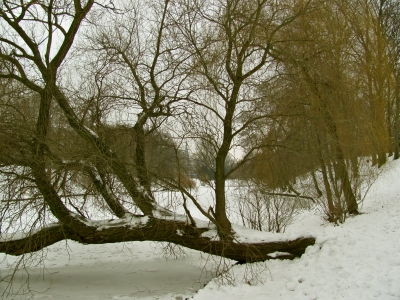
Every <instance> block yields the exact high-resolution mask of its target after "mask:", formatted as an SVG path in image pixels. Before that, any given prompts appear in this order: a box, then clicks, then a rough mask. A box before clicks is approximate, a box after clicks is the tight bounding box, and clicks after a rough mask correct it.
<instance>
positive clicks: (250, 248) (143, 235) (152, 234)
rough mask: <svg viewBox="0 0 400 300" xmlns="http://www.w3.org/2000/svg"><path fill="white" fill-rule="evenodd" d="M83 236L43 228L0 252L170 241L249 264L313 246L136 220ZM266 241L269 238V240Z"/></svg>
mask: <svg viewBox="0 0 400 300" xmlns="http://www.w3.org/2000/svg"><path fill="white" fill-rule="evenodd" d="M86 225H87V228H86V230H84V233H78V232H76V231H74V230H73V229H72V228H69V227H67V226H63V225H60V224H54V225H52V226H49V227H46V228H43V229H41V230H39V231H37V232H35V233H33V234H30V235H29V236H25V237H21V238H15V237H14V238H10V239H4V238H3V239H2V240H1V241H0V252H3V253H7V254H10V255H22V254H25V253H30V252H35V251H38V250H41V249H43V248H45V247H47V246H50V245H52V244H54V243H56V242H59V241H61V240H65V239H70V240H74V241H77V242H79V243H83V244H104V243H119V242H128V241H159V242H171V243H174V244H178V245H181V246H184V247H187V248H190V249H195V250H199V251H202V252H205V253H209V254H214V255H218V256H222V257H226V258H229V259H233V260H236V261H238V262H239V263H249V262H258V261H264V260H267V259H277V258H278V259H293V258H295V257H300V256H301V255H302V254H303V253H304V252H305V249H306V248H307V247H308V246H310V245H313V244H314V243H315V238H313V237H299V238H296V239H292V240H285V239H283V238H282V236H283V235H282V234H277V237H278V236H279V237H280V239H279V240H278V241H267V242H261V243H254V242H253V243H243V242H238V241H235V239H232V240H219V239H217V238H215V237H214V238H212V237H211V238H210V237H209V236H210V233H212V232H213V231H212V230H210V229H209V228H208V227H203V228H198V227H193V226H190V225H187V223H186V222H185V221H183V220H173V219H166V218H163V219H158V218H153V217H137V216H131V217H130V218H124V219H118V220H111V221H91V222H87V223H86ZM269 239H270V237H269Z"/></svg>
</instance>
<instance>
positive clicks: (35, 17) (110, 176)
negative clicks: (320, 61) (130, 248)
mask: <svg viewBox="0 0 400 300" xmlns="http://www.w3.org/2000/svg"><path fill="white" fill-rule="evenodd" d="M224 3H225V4H224ZM224 3H222V2H221V3H220V5H221V6H219V7H220V8H221V11H217V10H216V11H213V12H212V14H211V15H209V16H210V17H212V18H210V19H206V18H205V17H207V15H208V13H207V14H205V12H204V10H201V9H200V8H199V7H197V6H191V8H192V9H193V11H196V18H197V17H202V21H203V22H205V23H208V24H211V25H212V26H214V25H217V27H216V28H219V30H218V31H215V32H216V33H217V35H221V37H224V38H223V39H217V42H216V43H211V45H210V44H209V42H207V43H206V44H204V45H203V46H202V49H199V48H197V47H196V45H198V43H203V39H202V37H201V36H200V37H198V38H199V39H198V40H194V41H192V40H190V37H191V36H190V34H192V33H193V32H192V31H191V30H189V31H187V29H188V27H185V26H183V25H188V26H189V24H191V23H190V22H191V21H192V20H191V17H192V14H191V13H188V14H185V15H184V16H182V19H181V20H180V21H179V22H176V21H175V19H172V15H170V14H169V12H171V13H172V12H173V11H174V9H177V7H178V6H177V5H172V4H177V3H173V1H168V0H167V1H162V2H160V3H158V2H157V3H156V4H155V6H154V10H153V11H154V12H155V15H154V16H155V17H154V20H147V21H148V22H149V23H146V24H149V25H150V27H149V28H145V29H144V31H143V32H142V31H136V29H135V28H136V27H135V26H132V25H134V24H132V23H130V24H129V23H128V24H126V27H122V28H123V29H121V32H120V33H121V39H112V38H110V37H109V36H108V34H109V33H110V32H109V31H107V30H105V31H101V30H100V31H99V35H94V38H93V44H92V46H95V45H97V46H99V48H98V49H97V50H98V53H99V57H100V60H99V62H102V63H103V66H104V68H99V69H97V71H95V72H92V75H93V77H92V78H91V81H92V82H93V83H94V85H92V89H88V90H86V89H81V88H80V87H81V86H79V87H78V88H71V87H70V86H71V85H72V86H74V85H78V84H80V83H81V82H82V81H83V80H82V78H80V76H81V73H79V72H76V73H74V74H73V75H74V77H73V78H72V79H71V80H69V81H67V80H66V78H65V77H64V76H67V75H65V74H68V73H69V74H71V73H72V71H71V69H68V68H72V67H73V66H74V65H73V64H72V62H74V59H73V57H72V54H74V55H75V54H76V53H78V52H74V51H77V49H76V48H74V47H73V46H74V40H79V37H80V36H81V35H80V34H78V32H80V30H81V29H83V28H82V27H84V26H82V25H83V24H86V25H87V27H90V26H91V23H90V22H87V20H88V14H89V13H94V14H98V15H101V13H103V12H104V11H105V10H107V9H113V8H112V6H111V4H112V3H110V5H108V4H107V3H105V4H104V3H103V4H102V5H100V4H98V3H95V2H94V1H92V0H87V1H79V0H75V1H57V0H48V1H30V2H15V1H3V2H2V4H0V15H1V17H2V19H1V21H0V26H1V28H2V32H4V34H3V35H2V36H1V38H0V43H1V44H0V59H1V69H0V72H1V73H0V78H1V79H2V80H3V79H4V80H11V81H12V82H16V83H19V84H20V85H21V86H23V90H24V91H25V92H26V95H29V97H27V98H26V99H29V103H30V104H32V107H33V108H35V109H36V110H35V111H34V112H33V113H32V112H30V111H29V113H30V115H29V118H30V119H29V122H31V120H33V123H34V126H32V127H31V128H30V129H31V130H30V131H29V135H28V138H27V139H25V138H24V139H21V140H18V142H17V143H10V146H12V147H14V148H12V149H15V150H18V152H15V151H14V152H13V151H9V152H7V151H5V152H4V153H5V155H4V156H3V157H2V158H1V160H2V161H6V160H8V161H7V164H6V165H4V167H2V169H1V170H2V174H3V176H5V178H6V180H5V181H3V182H7V180H10V179H16V180H17V181H16V180H14V183H15V184H17V185H18V186H19V187H21V193H19V194H12V193H11V194H9V196H10V198H9V199H5V200H6V202H7V203H13V202H14V200H18V201H17V202H18V203H25V201H28V202H29V201H30V198H33V199H35V201H36V200H37V201H36V202H32V203H34V204H35V205H36V203H37V206H38V213H37V214H36V216H37V219H38V220H41V221H42V222H41V223H40V224H39V223H37V222H34V223H33V224H32V223H30V224H29V227H28V230H25V234H26V236H24V237H18V238H17V237H13V238H10V236H9V235H7V234H8V233H10V231H8V232H3V233H2V234H4V237H5V239H3V240H2V241H1V242H0V251H2V252H5V253H8V254H13V255H21V254H24V253H29V252H34V251H37V250H40V249H43V248H44V247H46V246H48V245H51V244H53V243H55V242H58V241H60V240H64V239H71V240H75V241H78V242H80V243H88V244H90V243H95V244H100V243H112V242H121V241H132V240H137V241H143V240H152V241H168V242H172V243H176V244H179V245H183V246H185V247H189V248H193V249H198V250H201V251H204V252H208V253H212V254H217V255H220V256H224V257H229V258H232V259H235V260H238V261H241V262H247V261H260V260H265V259H268V258H270V257H269V256H268V253H271V252H275V251H284V252H289V253H290V255H288V257H295V256H299V255H301V254H302V253H303V252H304V250H305V247H307V246H308V245H310V244H313V243H314V241H315V239H314V238H310V237H306V238H299V239H296V240H293V241H290V240H289V241H287V242H272V243H257V244H247V243H236V242H235V241H234V237H233V232H232V231H231V224H230V222H229V220H228V219H227V216H226V201H225V191H224V185H225V180H226V178H227V176H228V175H229V174H224V172H223V168H224V162H225V160H226V158H227V155H228V152H229V150H230V147H231V145H232V141H233V139H234V137H235V136H237V135H239V133H241V132H243V131H244V130H245V129H246V128H247V126H248V124H249V123H252V122H253V121H255V120H257V119H259V118H263V117H264V116H256V117H251V116H249V117H248V118H244V115H245V113H244V112H243V113H239V112H240V111H238V110H237V105H238V104H240V103H242V104H243V105H246V102H247V100H246V97H243V96H244V94H242V92H243V83H244V82H246V80H249V79H250V78H254V76H255V75H257V74H258V73H257V72H259V71H261V70H262V69H263V68H264V67H265V66H266V63H267V61H268V59H269V57H270V52H271V51H272V48H271V47H272V45H273V44H274V40H273V37H274V34H275V33H276V32H278V31H279V30H280V28H282V27H284V26H288V25H289V24H290V22H291V21H292V20H293V19H294V18H295V17H296V16H297V15H298V14H299V12H297V11H296V12H295V13H292V11H291V10H290V9H289V8H288V7H286V8H283V9H278V8H276V7H274V6H271V7H268V6H266V4H267V2H266V1H263V2H260V3H257V5H255V6H254V5H253V3H250V2H249V3H248V4H249V6H248V7H247V4H246V5H245V6H241V4H240V3H241V2H240V3H239V2H235V1H227V2H224ZM223 4H224V5H223ZM170 5H171V8H170ZM110 7H111V8H110ZM183 7H186V6H183ZM215 8H217V7H215ZM243 9H246V12H247V13H250V15H249V16H250V17H248V16H247V13H246V14H245V13H244V11H243ZM271 9H272V10H271ZM270 10H271V13H272V19H268V18H266V21H268V20H270V22H269V23H268V22H267V23H264V22H259V21H260V20H261V17H262V16H264V15H268V14H269V11H270ZM302 10H303V6H301V5H300V7H299V11H302ZM286 12H287V13H290V14H289V15H286ZM232 13H234V14H232ZM284 13H285V14H284ZM236 14H237V16H236ZM233 15H235V18H232V17H231V16H233ZM134 16H135V18H136V17H137V15H135V14H134ZM185 16H187V17H188V18H189V19H187V20H185ZM167 17H168V18H170V19H168V18H167ZM263 18H264V17H263ZM135 20H136V19H135ZM138 20H140V18H139V17H138ZM168 20H170V21H171V22H170V21H168ZM218 20H222V21H220V22H215V21H218ZM147 21H146V22H147ZM150 21H151V22H150ZM153 21H154V22H153ZM172 21H174V22H172ZM85 22H86V23H85ZM185 22H186V23H185ZM236 22H239V23H236ZM235 24H236V25H235ZM240 24H242V25H240ZM259 24H267V25H266V26H267V29H269V30H271V33H270V34H269V35H267V37H263V38H259V37H258V34H259V32H262V31H260V30H258V27H259V26H260V25H259ZM178 25H179V26H181V28H179V30H178V29H177V27H176V26H178ZM237 25H240V26H239V27H238V28H236V26H237ZM169 26H174V28H175V29H174V30H175V31H173V30H172V29H171V31H170V28H171V27H169ZM263 26H264V25H263ZM242 27H243V28H242ZM33 28H34V30H33ZM241 28H242V29H241ZM132 29H135V30H132ZM139 29H140V28H139ZM147 29H149V31H147ZM256 29H257V30H256ZM259 29H262V28H259ZM110 30H112V29H111V28H110ZM231 30H234V31H237V33H235V35H232V33H233V31H232V32H231ZM167 32H168V34H171V35H169V36H168V37H167V38H164V34H165V33H167ZM204 32H205V33H206V34H209V31H204ZM135 34H136V36H135ZM172 34H176V35H177V36H178V35H182V34H189V35H187V36H185V37H186V38H189V39H188V40H185V41H187V42H189V43H188V44H189V45H190V48H186V49H190V51H187V52H186V56H183V57H177V55H180V52H179V49H181V45H180V44H178V45H177V47H176V48H174V45H173V44H170V42H173V41H174V40H175V41H176V39H173V35H172ZM142 38H144V40H143V39H142ZM226 38H227V39H226ZM222 41H227V43H226V42H222ZM142 42H144V44H142ZM193 42H194V43H193ZM224 45H228V47H227V48H226V51H227V52H226V53H228V54H226V53H225V52H221V51H217V52H216V53H215V54H218V57H215V58H216V59H217V60H219V59H220V58H219V56H220V55H222V56H221V57H222V58H223V60H225V63H223V64H222V67H223V68H225V71H224V74H225V75H224V76H222V77H221V80H226V84H225V87H224V86H223V85H222V86H220V83H219V82H217V81H216V80H217V78H216V77H214V76H211V73H209V64H208V62H209V58H210V57H211V58H212V57H214V56H208V54H207V55H206V53H207V52H204V51H206V50H205V47H208V46H215V47H216V46H218V47H220V46H221V47H222V46H224ZM142 47H144V48H142ZM210 49H215V48H213V47H212V48H210ZM92 50H94V47H92ZM142 50H143V52H142ZM130 51H132V52H130ZM189 57H196V58H195V59H193V61H194V62H195V66H193V65H192V66H190V68H189V69H190V70H192V71H193V72H197V73H198V72H199V73H198V74H200V75H198V76H197V77H198V78H200V77H203V76H204V75H206V76H205V78H206V80H208V82H209V83H211V85H212V86H213V88H214V91H215V92H214V94H215V93H216V95H217V97H219V99H220V100H221V99H222V100H223V102H222V106H221V107H220V108H218V110H214V111H213V110H211V111H212V112H213V113H214V114H215V115H216V116H217V118H219V122H222V123H221V124H222V125H223V126H222V127H221V128H223V129H221V130H222V132H223V134H222V135H221V137H222V139H221V142H222V143H221V144H218V149H217V152H216V183H217V184H216V199H217V202H216V209H215V213H214V212H210V213H207V212H205V211H204V210H202V211H203V212H204V213H205V215H206V216H208V217H209V219H210V220H211V222H212V223H214V224H215V225H216V226H217V228H218V230H219V234H220V236H221V237H222V238H221V239H219V240H211V239H210V238H209V237H207V236H204V235H202V233H204V232H207V231H209V230H210V229H212V226H211V228H209V227H208V226H204V227H200V226H195V225H194V224H193V223H194V222H191V223H192V224H190V223H188V222H187V217H186V216H184V215H178V214H176V213H174V212H172V211H169V210H167V209H165V208H163V207H161V206H160V205H159V204H158V203H157V201H156V199H155V198H154V196H153V195H152V193H151V190H150V187H149V185H150V182H149V181H150V179H149V177H148V175H147V174H146V171H148V170H147V166H146V164H145V161H146V160H145V157H144V155H145V152H144V150H143V147H144V143H142V140H141V139H142V138H143V136H141V135H142V134H143V132H146V130H148V131H151V130H152V129H153V126H155V127H157V126H159V124H160V123H162V122H164V121H165V120H164V119H163V117H169V116H170V115H172V114H173V112H174V109H177V107H176V106H175V105H176V103H177V102H176V101H178V100H179V101H180V100H182V99H186V100H190V101H191V102H192V103H195V104H196V105H197V106H198V107H205V108H207V109H208V110H210V107H209V106H207V105H205V104H204V103H202V102H201V101H198V100H195V99H196V98H189V94H190V93H193V94H194V92H189V93H186V92H185V88H184V87H183V85H182V86H181V84H183V83H184V82H185V77H186V76H187V75H185V73H183V72H182V71H181V69H180V64H182V63H183V62H185V61H186V59H187V58H189ZM182 58H183V59H182ZM247 62H249V63H248V64H246V63H247ZM75 70H79V69H75ZM103 70H106V72H102V71H103ZM192 71H191V72H192ZM89 73H90V72H89ZM82 74H83V75H82V77H83V78H84V79H85V80H88V79H89V78H88V77H87V74H86V73H82ZM190 75H191V74H190ZM96 76H97V77H96ZM193 78H196V76H193ZM124 79H126V82H125V84H124V85H122V86H119V87H118V86H116V87H115V90H110V89H108V88H109V87H110V86H112V85H111V84H110V83H117V84H118V83H119V84H120V83H124ZM254 79H255V78H254ZM113 80H115V81H113ZM104 83H105V84H106V87H107V88H103V87H104V86H102V84H104ZM89 86H91V85H89ZM202 88H203V87H202ZM249 89H250V86H249V88H248V90H249ZM194 90H196V89H194ZM31 94H32V95H34V97H33V96H32V97H30V95H31ZM198 96H199V95H198ZM10 99H11V102H10V103H11V104H12V105H14V104H15V103H17V102H18V101H19V98H18V97H11V98H10ZM193 99H194V100H193ZM114 100H116V101H117V104H118V103H125V104H126V105H127V106H129V105H131V106H132V107H133V108H134V109H135V111H134V112H135V113H136V114H137V115H138V118H136V119H135V124H134V126H133V128H130V129H132V130H133V132H134V133H135V139H136V140H135V141H136V150H135V152H134V154H133V167H132V166H131V165H129V164H127V161H126V160H125V159H124V155H126V152H124V151H121V150H120V149H119V148H118V147H117V148H116V146H117V145H118V143H114V142H112V140H113V139H110V138H108V137H107V134H102V132H101V130H102V129H103V130H106V129H107V128H106V127H107V126H106V125H110V124H107V119H104V117H102V115H101V113H104V111H103V110H102V109H101V105H106V106H107V105H108V104H110V105H111V106H112V105H113V104H114V102H113V101H114ZM13 101H14V102H13ZM100 104H101V105H100ZM117 104H116V105H117ZM96 105H97V106H96ZM197 106H196V107H197ZM15 108H16V109H15V112H16V113H17V114H18V113H21V112H22V110H21V109H20V106H15ZM221 108H222V111H220V109H221ZM21 117H22V118H23V119H24V118H26V119H28V118H27V117H26V116H25V115H24V114H22V116H21ZM234 120H235V121H236V120H242V121H240V122H238V123H236V122H233V121H234ZM29 122H27V124H28V123H29ZM234 126H238V127H234ZM10 129H12V130H14V128H13V127H10ZM128 129H129V128H128ZM15 130H17V128H15ZM11 132H12V134H14V132H15V131H11ZM123 132H126V131H123ZM16 134H17V132H15V135H16ZM19 141H23V143H20V142H19ZM68 141H69V143H68ZM71 143H75V144H76V143H78V144H79V145H80V147H77V148H76V150H75V152H74V150H73V149H72V148H74V147H71ZM67 145H69V146H67ZM63 148H65V149H64V150H65V151H62V150H63ZM69 150H71V151H72V152H71V151H69ZM10 153H12V154H13V155H9V154H10ZM72 154H75V156H73V155H72ZM21 158H23V160H20V159H21ZM71 158H72V159H71ZM81 158H83V159H81ZM221 166H222V169H221ZM134 172H137V173H136V175H137V176H135V173H134ZM28 183H29V184H28ZM22 184H25V185H22ZM22 186H25V190H24V193H22V191H23V189H22ZM170 186H173V183H171V185H170ZM7 187H12V184H11V183H10V184H8V185H7ZM177 188H179V189H180V188H181V185H179V184H178V186H177ZM76 191H78V193H77V192H76ZM69 192H72V193H74V194H75V195H69V194H68V193H69ZM79 194H82V195H81V196H82V197H79V196H80V195H79ZM91 194H93V195H91ZM26 195H29V197H27V196H26ZM183 195H184V197H189V196H191V195H190V193H187V191H186V190H185V191H184V192H183ZM15 196H18V198H19V199H14V197H15ZM30 196H32V197H30ZM92 196H93V197H94V198H91V197H92ZM191 197H192V199H193V200H194V201H196V199H194V197H193V196H191ZM20 200H21V201H20ZM28 202H26V203H28ZM89 205H94V206H95V207H97V208H99V209H101V208H102V207H104V208H105V209H106V210H107V211H108V213H109V214H111V215H112V217H115V218H116V220H111V221H110V218H107V220H108V221H104V220H103V221H100V222H96V221H93V220H91V219H90V215H89V212H88V211H87V210H86V209H87V207H88V206H89ZM131 207H134V208H135V209H137V211H138V212H141V214H139V213H138V214H133V213H132V212H131V210H130V208H131ZM200 209H201V208H200ZM3 212H4V213H5V214H8V213H11V214H13V212H12V211H11V210H9V209H6V210H3ZM19 212H27V209H25V208H19ZM28 213H32V212H31V211H29V212H28ZM33 213H34V214H35V212H33ZM10 221H11V222H13V216H11V218H10ZM50 223H51V224H50ZM105 224H106V225H107V226H104V225H105ZM10 228H12V226H11V227H10Z"/></svg>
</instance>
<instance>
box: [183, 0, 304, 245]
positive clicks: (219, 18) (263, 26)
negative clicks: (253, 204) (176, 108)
mask: <svg viewBox="0 0 400 300" xmlns="http://www.w3.org/2000/svg"><path fill="white" fill-rule="evenodd" d="M308 4H309V2H308V1H296V3H295V5H291V4H284V3H275V2H274V3H271V2H269V1H235V0H232V1H231V0H229V1H217V2H207V1H206V2H204V3H202V4H200V3H197V2H195V5H196V7H195V9H193V6H190V5H186V6H184V8H183V14H182V16H180V19H179V20H181V19H183V26H181V28H180V34H181V36H182V39H185V40H186V41H187V43H188V47H190V51H191V53H192V55H193V57H194V58H193V70H194V73H195V75H194V76H193V82H194V84H195V86H196V89H198V91H197V92H196V93H194V95H193V97H192V98H191V102H192V103H193V104H194V106H195V108H194V110H195V114H196V118H197V120H198V121H197V122H196V123H194V125H193V127H195V128H196V130H197V133H196V134H195V136H197V137H198V138H199V140H201V143H202V144H203V145H204V147H203V148H204V149H206V150H207V151H208V152H211V155H208V157H212V158H213V160H214V163H213V164H212V165H211V166H210V167H211V168H212V169H213V171H214V173H215V207H210V208H209V210H208V211H209V213H207V214H206V215H207V217H208V218H210V219H211V220H212V221H213V222H214V223H215V225H216V226H217V227H218V231H219V233H220V236H224V237H226V238H228V239H229V238H230V237H231V236H232V235H231V232H232V227H231V223H230V221H229V219H228V217H227V211H226V207H227V203H226V193H225V190H226V187H225V185H226V180H227V178H228V177H229V176H230V175H231V173H233V172H234V171H235V170H236V169H237V168H238V167H239V166H240V165H241V164H242V163H243V162H245V161H246V160H247V159H248V157H249V156H251V155H252V153H253V152H254V151H255V150H256V149H259V148H260V147H263V145H260V143H257V142H256V141H255V140H253V142H254V143H252V144H249V145H247V147H241V146H240V144H239V140H240V138H241V137H243V136H245V135H252V133H251V132H252V131H253V130H254V128H256V127H257V122H258V121H259V120H262V119H267V118H270V115H269V114H268V112H265V111H261V110H257V107H258V106H259V103H260V98H258V96H257V95H255V93H254V91H253V89H254V87H255V86H257V85H259V84H260V83H261V82H262V80H267V78H268V77H270V74H271V73H272V72H273V68H271V65H272V63H273V61H274V57H275V55H274V52H275V50H274V49H275V47H277V45H279V44H281V43H283V41H282V40H280V38H279V36H280V32H281V31H282V30H283V29H285V28H286V27H289V26H290V24H291V23H292V22H293V20H295V19H296V18H297V17H299V16H300V15H302V14H304V13H305V12H306V11H307V7H308ZM177 22H178V20H177ZM199 28H202V29H203V30H199ZM199 125H200V126H199ZM201 128H203V129H201ZM199 130H200V131H201V133H200V134H199V132H198V131H199ZM235 148H236V149H237V148H241V150H242V151H244V157H243V160H242V162H239V163H238V164H237V166H236V168H232V169H231V170H230V171H229V172H227V173H225V162H226V159H227V157H228V155H229V153H230V152H232V151H233V150H234V149H235Z"/></svg>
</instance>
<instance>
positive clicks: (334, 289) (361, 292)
mask: <svg viewBox="0 0 400 300" xmlns="http://www.w3.org/2000/svg"><path fill="white" fill-rule="evenodd" d="M384 168H385V169H386V170H385V171H384V172H383V174H382V175H381V176H380V177H379V178H378V180H377V181H376V182H375V184H374V185H373V187H372V188H371V190H370V193H369V194H368V196H367V197H366V199H365V201H364V204H363V206H362V209H361V211H362V212H363V214H362V215H359V216H357V217H354V218H349V219H347V220H346V222H345V223H344V224H342V225H340V226H333V225H332V224H327V223H326V222H324V221H323V220H322V218H321V216H320V215H319V214H318V213H317V212H307V213H304V214H301V215H300V216H299V217H298V218H297V220H296V221H295V223H293V224H292V225H291V226H290V227H288V228H287V230H286V232H288V233H290V234H291V235H292V234H306V235H310V234H311V235H313V236H315V237H316V238H317V242H316V244H315V245H314V246H312V247H309V248H308V249H307V251H306V253H305V254H304V255H303V256H302V257H301V258H299V259H296V260H293V261H289V260H285V261H268V262H266V263H259V264H253V265H242V266H233V267H232V268H231V269H230V270H229V272H228V273H226V274H225V275H223V276H222V277H217V278H215V279H213V280H211V282H209V281H210V279H211V278H212V272H211V271H212V269H213V268H215V267H216V266H217V265H218V264H219V263H225V264H226V265H228V266H229V265H230V264H232V262H229V261H225V262H221V261H220V260H219V259H218V258H213V259H210V258H208V257H207V256H206V255H202V254H201V253H199V252H196V251H190V250H185V251H186V254H187V256H186V257H184V258H180V259H177V260H175V259H173V258H170V259H168V260H165V259H164V258H163V257H162V251H161V248H160V246H161V245H160V244H155V243H150V242H141V243H140V242H136V243H121V244H107V245H80V244H78V243H74V242H68V247H66V244H65V242H61V243H58V244H56V245H53V246H51V247H49V248H48V249H47V251H46V252H45V253H43V255H44V256H43V260H44V263H45V267H46V268H45V269H39V268H38V267H34V266H32V267H31V270H30V277H29V280H30V281H29V284H30V289H31V291H32V294H29V295H22V296H9V297H4V298H5V299H15V300H16V299H25V298H26V297H30V296H31V297H32V298H33V299H114V300H128V299H185V298H190V297H192V296H193V298H194V299H196V300H202V299H207V300H209V299H251V300H255V299H274V300H275V299H400V184H399V180H400V161H396V162H391V163H390V164H388V165H387V166H385V167H384ZM0 258H1V261H2V263H1V264H0V275H1V276H2V277H4V276H5V275H6V274H7V273H8V272H9V270H10V267H9V266H8V265H7V264H10V263H11V262H12V261H14V260H15V258H13V257H5V256H4V255H2V256H0ZM38 259H39V258H35V259H34V261H37V260H38ZM207 260H208V261H207ZM16 278H17V279H20V280H24V281H25V280H26V277H25V276H22V275H21V276H16ZM227 283H231V284H234V285H228V284H227ZM205 284H206V285H205ZM204 285H205V286H204ZM19 286H20V285H19V283H18V281H16V282H14V285H13V288H14V292H16V291H17V289H18V287H19ZM5 287H6V284H5V283H4V282H3V283H1V284H0V292H2V291H4V289H5ZM197 290H198V292H197V293H196V291H197Z"/></svg>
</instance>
